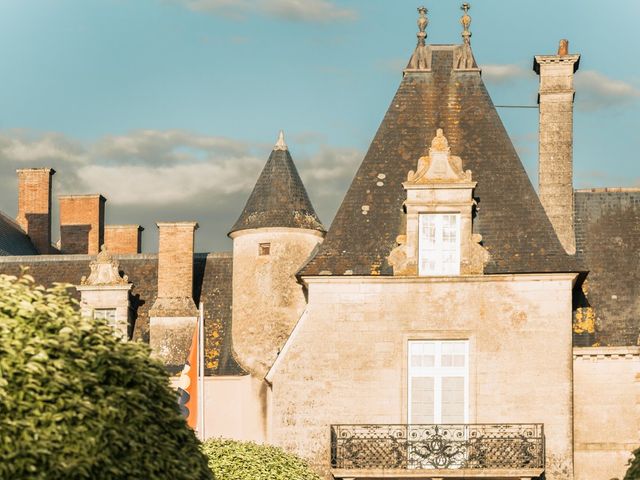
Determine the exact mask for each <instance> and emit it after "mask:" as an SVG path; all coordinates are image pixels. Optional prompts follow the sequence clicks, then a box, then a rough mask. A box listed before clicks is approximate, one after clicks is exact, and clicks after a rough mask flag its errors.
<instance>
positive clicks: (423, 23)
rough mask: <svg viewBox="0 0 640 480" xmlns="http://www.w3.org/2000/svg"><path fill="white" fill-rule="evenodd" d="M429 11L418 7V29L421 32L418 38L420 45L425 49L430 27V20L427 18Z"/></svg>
mask: <svg viewBox="0 0 640 480" xmlns="http://www.w3.org/2000/svg"><path fill="white" fill-rule="evenodd" d="M427 13H429V10H427V8H426V7H424V6H422V7H418V14H419V15H420V16H419V17H418V29H419V30H420V31H419V32H418V33H417V34H416V36H417V37H418V45H419V46H422V47H424V46H425V45H426V43H425V39H426V38H427V25H429V19H428V18H427Z"/></svg>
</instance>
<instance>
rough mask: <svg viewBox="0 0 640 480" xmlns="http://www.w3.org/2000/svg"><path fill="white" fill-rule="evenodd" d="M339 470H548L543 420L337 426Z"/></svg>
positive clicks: (334, 458)
mask: <svg viewBox="0 0 640 480" xmlns="http://www.w3.org/2000/svg"><path fill="white" fill-rule="evenodd" d="M331 466H332V468H333V469H339V470H354V469H359V470H377V469H384V470H391V469H436V470H447V469H464V470H467V469H470V470H477V469H488V470H492V471H496V470H502V469H506V470H518V469H520V470H523V469H524V470H534V469H535V470H541V469H544V431H543V426H542V424H496V425H489V424H476V425H472V424H465V425H332V426H331Z"/></svg>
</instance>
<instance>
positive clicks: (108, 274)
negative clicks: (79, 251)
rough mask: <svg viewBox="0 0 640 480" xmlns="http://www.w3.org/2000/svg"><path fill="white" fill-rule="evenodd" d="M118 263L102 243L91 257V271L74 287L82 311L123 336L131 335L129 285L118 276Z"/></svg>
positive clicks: (125, 279) (124, 278)
mask: <svg viewBox="0 0 640 480" xmlns="http://www.w3.org/2000/svg"><path fill="white" fill-rule="evenodd" d="M119 267H120V265H119V263H118V261H117V260H116V259H114V258H113V257H112V256H111V255H110V254H109V252H108V251H107V249H106V248H105V246H104V245H102V247H101V248H100V253H99V254H98V255H96V258H95V260H93V261H91V262H90V263H89V268H90V269H91V273H90V274H89V276H88V277H85V276H83V277H82V279H81V280H80V285H78V286H76V289H77V290H78V291H79V292H80V307H81V310H82V314H83V315H84V316H88V317H94V318H104V319H106V320H107V321H108V322H109V323H110V324H111V325H113V327H114V329H115V330H116V333H117V334H118V335H119V336H120V337H121V338H122V339H123V340H127V339H129V338H130V337H131V325H130V323H131V309H130V306H129V291H130V290H131V287H132V286H133V285H132V284H131V283H129V281H128V278H127V276H126V275H124V276H123V277H121V276H120V270H119Z"/></svg>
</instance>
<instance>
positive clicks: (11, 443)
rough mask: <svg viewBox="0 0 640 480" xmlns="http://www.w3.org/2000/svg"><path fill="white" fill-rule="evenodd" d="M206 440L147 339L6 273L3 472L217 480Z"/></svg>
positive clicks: (0, 289)
mask: <svg viewBox="0 0 640 480" xmlns="http://www.w3.org/2000/svg"><path fill="white" fill-rule="evenodd" d="M199 447H200V443H199V442H198V440H197V438H196V437H195V435H194V433H193V431H192V430H191V429H190V428H189V427H188V426H187V424H186V423H185V421H184V419H183V418H182V416H181V415H180V413H179V411H178V404H177V400H176V394H175V392H174V391H173V390H172V389H171V387H170V386H169V382H168V377H167V374H166V372H165V370H164V367H163V366H162V365H160V364H159V363H158V362H156V361H154V360H152V359H151V358H150V357H149V348H148V347H147V346H146V345H143V344H141V343H133V342H121V341H119V340H118V339H117V338H116V336H115V335H114V334H113V330H112V328H111V327H110V326H109V325H107V324H106V322H105V321H100V320H93V319H88V318H82V317H81V316H80V314H79V311H78V304H77V302H76V301H75V300H72V299H71V298H70V297H69V295H68V293H67V291H66V287H65V286H63V285H59V286H56V287H53V288H51V289H45V288H43V287H40V286H35V285H34V281H33V279H32V278H31V277H30V276H28V275H23V276H22V277H20V278H16V277H10V276H7V275H0V458H1V459H2V461H0V478H29V479H34V480H39V479H47V480H57V479H65V480H73V479H95V480H101V479H116V480H117V479H132V478H139V479H171V480H182V479H184V480H187V479H189V480H191V479H198V480H208V479H212V478H213V476H212V474H211V472H210V470H209V469H208V467H207V460H206V458H205V457H204V456H203V455H202V453H201V452H200V449H199Z"/></svg>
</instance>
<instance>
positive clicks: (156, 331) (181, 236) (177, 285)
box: [149, 222, 198, 367]
mask: <svg viewBox="0 0 640 480" xmlns="http://www.w3.org/2000/svg"><path fill="white" fill-rule="evenodd" d="M157 225H158V229H159V234H160V242H159V248H158V296H157V298H156V301H155V303H154V304H153V306H152V307H151V310H150V311H149V317H150V318H149V324H150V326H149V344H150V346H151V348H152V350H153V351H154V353H155V354H156V356H157V357H159V358H160V360H161V361H162V362H163V363H164V364H165V365H166V366H167V367H172V366H176V367H178V366H180V365H182V364H184V361H185V358H186V355H187V353H188V350H189V345H190V342H191V339H192V337H193V329H194V328H195V326H196V321H197V318H198V309H197V308H196V305H195V303H194V301H193V250H194V234H195V230H196V229H197V228H198V224H197V223H196V222H174V223H168V222H159V223H158V224H157Z"/></svg>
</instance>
